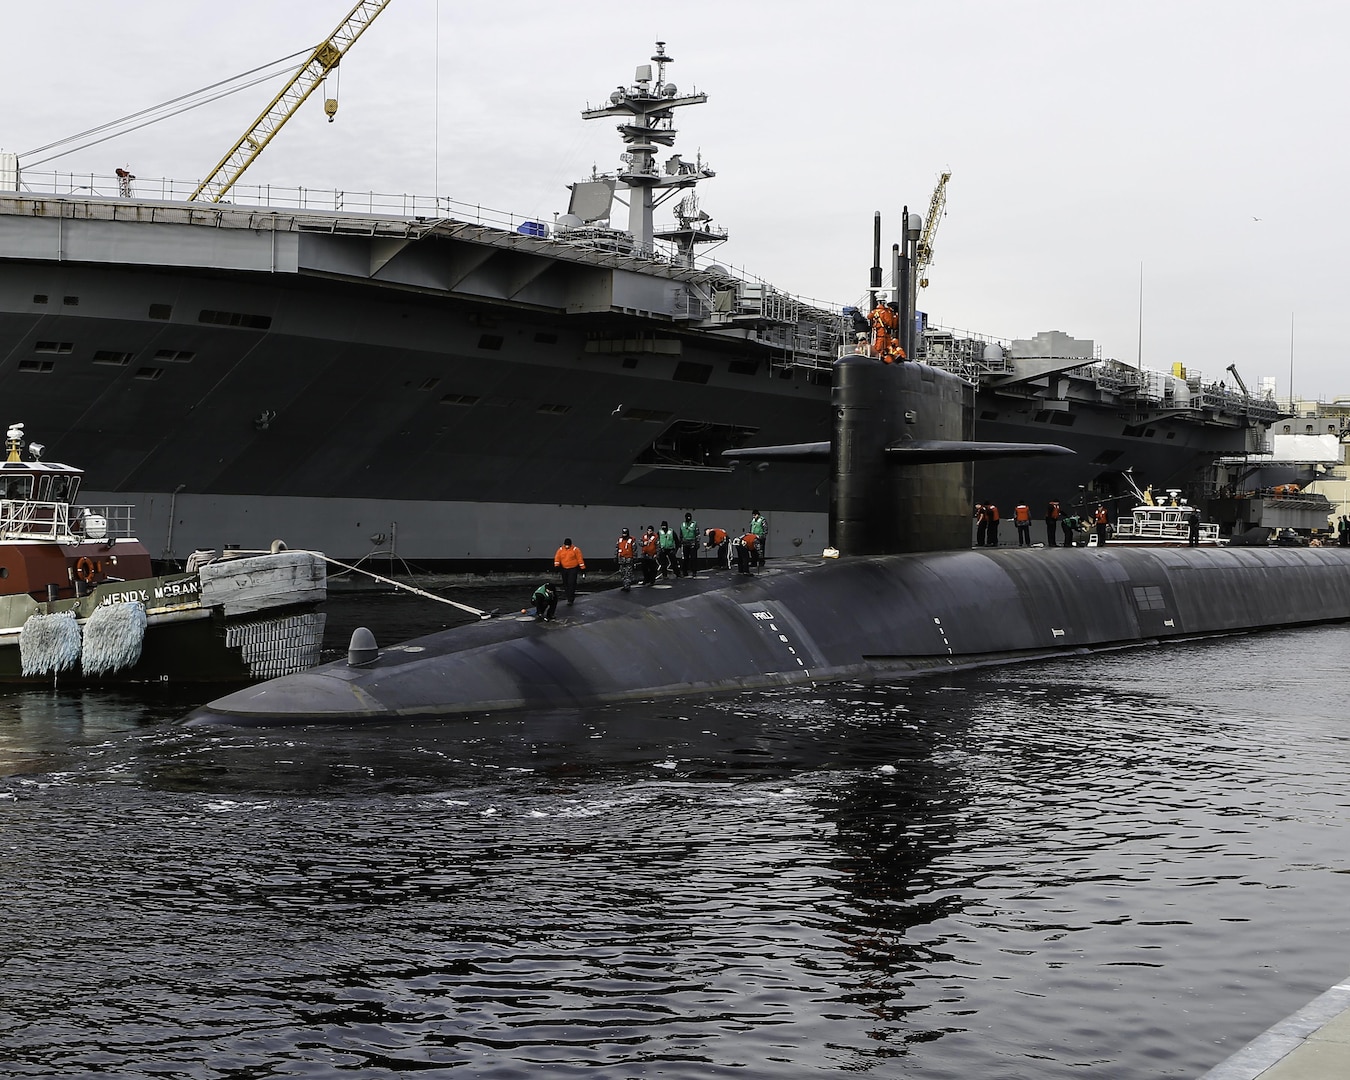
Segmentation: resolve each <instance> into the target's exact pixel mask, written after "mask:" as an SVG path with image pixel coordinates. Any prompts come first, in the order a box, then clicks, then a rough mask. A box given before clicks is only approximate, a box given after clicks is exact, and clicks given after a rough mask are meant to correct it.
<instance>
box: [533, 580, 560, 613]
mask: <svg viewBox="0 0 1350 1080" xmlns="http://www.w3.org/2000/svg"><path fill="white" fill-rule="evenodd" d="M557 610H558V590H557V589H556V588H555V587H554V585H553V582H551V581H546V582H544V583H543V584H542V585H540V586H539V588H537V589H535V590H534V617H535V619H536V620H538V621H540V622H552V621H553V613H554V612H555V611H557Z"/></svg>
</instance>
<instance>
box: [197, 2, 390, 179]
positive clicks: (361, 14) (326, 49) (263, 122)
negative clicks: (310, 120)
mask: <svg viewBox="0 0 1350 1080" xmlns="http://www.w3.org/2000/svg"><path fill="white" fill-rule="evenodd" d="M389 4H390V0H361V2H360V3H358V4H357V5H356V6H355V7H354V8H352V9H351V11H350V12H348V13H347V17H346V18H345V19H343V20H342V22H340V23H338V26H337V29H336V30H334V31H333V32H332V33H331V34H329V35H328V37H327V38H326V39H325V40H324V41H323V42H322V43H321V44H320V45H318V46H317V47H316V48H315V50H314V51H313V52H312V53H310V55H309V59H308V60H306V61H305V62H304V63H303V64H301V65H300V70H299V71H297V72H296V73H295V74H294V75H293V76H291V80H290V82H288V83H287V84H286V85H285V86H283V87H282V88H281V92H280V93H279V94H277V96H276V97H274V98H273V99H272V103H271V104H270V105H268V106H267V108H266V109H264V110H263V111H262V115H260V116H259V117H258V119H257V120H255V121H254V122H253V126H252V127H251V128H249V129H248V130H247V131H246V132H244V134H243V135H241V136H240V137H239V141H238V142H237V143H235V144H234V145H233V146H232V147H230V152H229V153H228V154H226V155H225V156H224V157H223V158H221V159H220V163H219V164H218V165H217V166H216V167H215V168H214V169H212V170H211V175H210V176H208V177H207V178H206V179H205V180H203V181H202V182H201V183H200V184H199V185H198V186H197V190H196V191H194V192H193V193H192V195H191V196H190V198H191V199H198V198H205V199H207V200H209V201H211V202H220V199H221V196H223V195H224V194H225V192H227V191H229V190H230V188H231V187H232V186H233V185H234V182H235V181H236V180H238V179H239V177H240V176H241V175H243V172H244V170H245V169H247V168H248V167H249V166H250V165H252V164H253V162H254V159H256V158H257V156H258V155H259V154H261V153H262V151H263V147H265V146H266V145H267V144H268V143H269V142H270V141H271V139H272V136H273V135H275V134H276V133H277V132H278V131H280V130H281V125H282V124H284V123H285V122H286V121H287V120H289V119H290V118H291V117H292V116H294V115H295V111H296V109H298V108H300V106H301V105H303V104H304V103H305V99H306V98H308V97H309V95H310V94H312V93H313V92H314V91H315V89H316V88H317V87H318V86H319V85H320V84H321V83H322V82H323V81H324V79H325V78H326V77H327V76H328V73H329V72H330V71H332V70H333V69H334V68H335V67H337V66H338V63H339V62H340V61H341V60H342V58H343V57H344V56H345V55H347V50H348V49H350V48H351V47H352V45H353V44H354V43H355V41H356V39H357V38H359V37H360V36H361V34H362V33H363V32H364V31H365V29H366V27H367V26H369V25H370V24H371V23H372V22H374V21H375V17H376V16H377V15H379V13H380V12H381V11H383V10H384V9H385V8H387V7H388V6H389ZM323 109H324V112H326V113H327V114H328V119H329V120H330V121H331V120H332V119H333V114H334V113H336V112H337V98H329V99H328V100H327V101H325V102H324V106H323Z"/></svg>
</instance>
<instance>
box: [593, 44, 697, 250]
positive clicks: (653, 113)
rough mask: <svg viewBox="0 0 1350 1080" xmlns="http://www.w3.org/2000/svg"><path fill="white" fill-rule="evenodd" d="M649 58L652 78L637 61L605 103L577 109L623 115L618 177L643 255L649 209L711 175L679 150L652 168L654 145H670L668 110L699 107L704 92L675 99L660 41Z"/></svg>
mask: <svg viewBox="0 0 1350 1080" xmlns="http://www.w3.org/2000/svg"><path fill="white" fill-rule="evenodd" d="M651 59H652V62H653V63H654V64H655V65H656V73H655V76H653V73H652V65H651V64H642V65H640V66H639V67H638V69H637V75H636V77H635V79H634V83H633V85H632V86H630V87H627V88H625V87H622V86H620V87H619V88H618V89H617V90H615V91H614V92H613V93H612V94H610V95H609V104H608V105H605V106H603V107H601V108H598V109H591V108H586V109H584V110H582V113H581V116H582V119H584V120H596V119H599V118H600V117H602V116H621V117H624V118H625V119H624V121H623V122H622V123H620V124H619V134H620V136H622V138H623V141H624V144H625V145H626V146H627V147H628V150H627V152H626V153H625V154H624V167H623V169H622V171H620V173H619V176H618V179H619V181H620V182H621V183H623V184H624V185H625V186H627V188H628V189H629V192H630V193H631V194H630V197H629V204H628V231H629V233H631V234H632V237H633V244H634V247H636V248H637V249H638V250H639V251H643V252H647V253H650V252H651V251H652V239H653V231H654V230H653V227H652V211H653V210H654V209H655V208H656V206H657V205H658V204H659V203H660V202H663V201H664V200H665V198H667V197H669V195H670V194H672V193H673V192H674V191H676V190H678V189H680V188H691V187H693V186H694V185H695V184H697V183H698V182H699V181H700V180H704V179H706V178H708V177H710V176H714V175H716V174H715V173H714V172H713V171H712V169H710V168H708V167H707V166H706V165H705V164H704V163H703V162H702V160H699V161H698V162H697V163H695V162H688V161H682V160H681V159H680V155H679V154H672V155H671V156H670V157H669V158H668V159H667V161H666V163H665V165H664V166H663V167H658V165H657V161H656V154H657V148H658V146H674V145H675V128H674V126H673V125H672V119H671V117H672V113H673V112H674V111H675V109H677V108H679V107H680V106H681V105H702V104H703V103H704V102H705V101H707V100H708V95H707V94H698V93H695V94H686V95H684V96H683V97H681V96H680V92H679V90H678V89H677V88H676V87H675V85H674V84H673V83H668V82H666V65H667V64H669V63H673V62H674V57H672V56H667V55H666V43H665V42H664V41H658V42H657V43H656V54H655V55H654V56H652V58H651ZM658 190H660V191H662V192H664V194H663V195H662V196H661V197H660V198H658V197H657V194H656V193H657V191H658Z"/></svg>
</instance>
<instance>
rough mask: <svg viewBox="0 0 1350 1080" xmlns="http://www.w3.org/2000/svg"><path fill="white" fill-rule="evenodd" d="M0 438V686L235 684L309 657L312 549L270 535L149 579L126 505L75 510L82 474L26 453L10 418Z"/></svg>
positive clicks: (318, 583)
mask: <svg viewBox="0 0 1350 1080" xmlns="http://www.w3.org/2000/svg"><path fill="white" fill-rule="evenodd" d="M6 445H7V450H8V453H7V457H6V460H5V461H3V462H0V682H14V683H50V682H52V681H53V680H59V681H60V682H62V683H67V682H81V681H84V682H88V681H93V680H97V681H98V682H100V683H109V682H160V683H163V682H241V681H242V682H246V681H253V680H258V679H267V678H275V677H277V676H280V675H288V674H292V673H294V672H297V671H303V670H304V669H306V668H308V667H312V666H313V665H314V664H317V663H318V661H319V647H320V645H321V644H322V640H323V628H324V619H325V616H324V614H323V612H321V611H319V610H318V607H319V605H320V604H321V603H322V602H323V601H324V600H325V599H326V598H327V566H326V560H325V558H324V557H323V556H322V555H320V554H318V553H316V552H311V551H289V550H287V549H286V546H285V544H282V543H281V542H280V541H277V542H276V543H274V544H273V545H272V550H269V551H226V552H224V553H223V555H222V556H217V555H216V553H215V552H213V551H199V552H197V553H195V554H194V555H193V556H192V558H191V559H189V560H188V564H187V567H186V569H185V570H184V571H182V572H179V573H167V574H156V573H155V572H154V569H153V568H152V564H151V559H150V553H149V551H147V550H146V547H145V545H144V544H142V543H141V542H140V541H139V540H137V539H136V538H135V537H133V536H131V535H130V522H131V514H130V507H99V508H94V507H81V506H79V505H77V503H76V498H77V496H78V494H79V489H80V482H81V479H82V472H81V470H79V469H77V468H73V467H72V466H69V465H62V464H58V463H55V462H45V461H42V460H41V452H42V448H41V446H40V445H38V444H36V443H30V444H28V446H27V447H26V448H25V446H24V437H23V425H22V424H15V425H13V426H11V427H10V429H9V431H8V434H7V440H6ZM25 449H27V452H28V459H27V460H25V459H24V457H23V454H24V451H25Z"/></svg>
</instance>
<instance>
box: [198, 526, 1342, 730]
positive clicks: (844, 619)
mask: <svg viewBox="0 0 1350 1080" xmlns="http://www.w3.org/2000/svg"><path fill="white" fill-rule="evenodd" d="M576 610H578V611H579V612H580V613H579V614H569V615H567V616H565V617H563V618H562V619H561V620H559V621H557V622H553V623H537V622H535V621H534V620H533V619H532V618H530V619H519V620H518V619H515V618H511V619H506V620H500V619H499V620H491V621H486V622H480V623H476V624H472V625H469V626H464V627H459V628H457V629H452V630H447V631H442V632H440V633H437V634H432V635H429V636H427V637H423V638H419V639H416V640H414V641H409V642H405V643H402V644H399V645H396V646H393V647H392V648H389V649H385V650H382V651H380V652H379V654H378V656H377V658H376V659H375V660H374V661H373V662H371V663H369V664H366V665H364V666H350V665H349V664H348V663H347V662H346V661H339V662H336V663H330V664H327V665H325V666H322V667H319V668H315V669H312V670H310V671H308V672H304V673H300V674H297V675H291V676H287V677H285V678H282V679H276V680H273V681H271V682H267V683H263V684H260V685H258V686H254V687H250V688H248V689H245V690H241V691H238V692H236V693H233V694H230V695H228V696H226V697H223V698H220V699H218V700H216V701H213V702H211V703H210V704H208V705H206V706H205V707H203V708H201V709H199V710H197V711H196V712H195V713H193V714H192V715H191V716H190V717H189V720H190V721H191V722H192V723H194V724H198V725H215V724H227V725H240V726H257V725H278V724H297V723H299V724H303V723H338V724H353V723H364V722H370V721H412V720H431V719H441V720H446V719H454V718H457V717H471V716H477V715H482V714H485V713H499V712H509V711H517V710H536V709H550V708H558V707H569V706H594V705H604V704H612V703H617V702H624V701H632V700H644V699H659V698H669V697H678V696H686V695H690V694H700V693H710V694H711V693H727V692H734V691H739V690H754V689H764V688H769V687H775V686H793V685H810V684H812V683H816V682H828V681H837V680H862V681H866V680H876V679H895V678H903V677H906V676H911V675H919V674H923V673H926V672H932V671H935V670H950V669H958V668H967V667H974V666H979V665H986V664H996V663H1008V662H1015V661H1019V660H1030V659H1036V658H1040V657H1045V656H1051V655H1058V654H1063V653H1066V652H1069V653H1072V652H1088V651H1094V650H1101V649H1112V648H1119V647H1122V646H1129V645H1141V644H1149V643H1156V642H1162V641H1167V640H1181V639H1186V638H1194V637H1204V636H1210V635H1217V634H1231V633H1242V632H1248V631H1255V630H1263V629H1270V628H1275V627H1292V626H1300V625H1308V624H1312V623H1318V622H1332V621H1340V620H1347V619H1350V549H1341V548H1297V549H1292V548H1291V549H1283V548H1225V549H1220V550H1215V549H1212V548H1210V549H1191V548H1154V549H1139V548H1134V549H1127V548H1124V547H1121V548H1112V547H1111V546H1110V545H1108V546H1106V547H1104V548H1100V549H1090V550H1089V549H1077V548H1070V549H1063V548H1060V549H1040V548H1031V549H1025V548H1024V549H1009V550H981V549H976V550H972V551H948V552H935V553H926V554H918V553H916V554H902V555H884V556H871V557H854V558H846V559H838V560H836V559H799V560H792V561H788V560H784V561H783V562H781V563H775V566H774V569H772V570H769V571H766V572H764V573H762V574H759V575H754V576H744V575H740V574H735V573H732V572H723V573H721V574H718V575H711V576H710V577H709V579H707V580H699V579H694V580H692V581H691V580H687V579H686V580H683V581H681V582H679V583H678V584H677V585H675V586H672V587H667V588H655V589H639V590H635V591H634V592H633V593H619V592H615V593H608V594H600V595H596V596H591V597H588V598H587V599H586V601H585V608H584V609H576Z"/></svg>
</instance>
